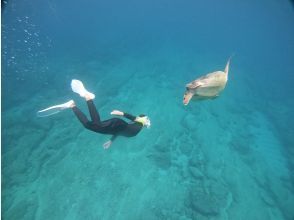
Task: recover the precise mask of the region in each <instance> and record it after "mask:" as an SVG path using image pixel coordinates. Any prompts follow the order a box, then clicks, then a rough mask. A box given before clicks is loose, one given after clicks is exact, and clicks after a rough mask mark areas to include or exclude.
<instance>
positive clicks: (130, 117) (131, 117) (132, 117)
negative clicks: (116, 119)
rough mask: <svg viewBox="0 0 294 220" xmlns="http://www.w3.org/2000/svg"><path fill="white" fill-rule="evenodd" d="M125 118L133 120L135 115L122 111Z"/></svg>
mask: <svg viewBox="0 0 294 220" xmlns="http://www.w3.org/2000/svg"><path fill="white" fill-rule="evenodd" d="M123 116H124V117H125V118H127V119H130V120H131V121H135V120H136V117H135V116H133V115H130V114H128V113H125V112H124V115H123Z"/></svg>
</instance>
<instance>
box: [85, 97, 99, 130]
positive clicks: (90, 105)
mask: <svg viewBox="0 0 294 220" xmlns="http://www.w3.org/2000/svg"><path fill="white" fill-rule="evenodd" d="M87 105H88V109H89V113H90V116H91V119H92V122H93V123H96V124H99V123H100V122H101V121H100V116H99V113H98V111H97V109H96V107H95V105H94V102H93V99H88V100H87Z"/></svg>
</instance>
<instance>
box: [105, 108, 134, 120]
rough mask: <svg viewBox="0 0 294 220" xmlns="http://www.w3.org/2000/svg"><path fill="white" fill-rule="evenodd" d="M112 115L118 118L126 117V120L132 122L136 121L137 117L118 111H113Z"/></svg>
mask: <svg viewBox="0 0 294 220" xmlns="http://www.w3.org/2000/svg"><path fill="white" fill-rule="evenodd" d="M110 114H112V115H118V116H124V117H125V118H127V119H129V120H131V121H135V119H136V117H135V116H133V115H131V114H128V113H125V112H121V111H118V110H113V111H112V112H111V113H110Z"/></svg>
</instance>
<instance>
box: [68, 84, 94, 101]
mask: <svg viewBox="0 0 294 220" xmlns="http://www.w3.org/2000/svg"><path fill="white" fill-rule="evenodd" d="M71 89H72V91H73V92H75V93H78V94H79V95H80V96H81V97H83V98H85V99H86V100H87V101H88V100H92V99H94V98H95V95H94V94H93V93H91V92H89V91H87V90H86V89H85V87H84V85H83V83H82V82H81V81H80V80H76V79H73V80H72V81H71Z"/></svg>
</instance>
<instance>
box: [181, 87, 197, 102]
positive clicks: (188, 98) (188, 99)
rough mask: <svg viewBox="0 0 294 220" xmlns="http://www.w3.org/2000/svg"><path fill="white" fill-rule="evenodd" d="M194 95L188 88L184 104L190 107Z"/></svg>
mask: <svg viewBox="0 0 294 220" xmlns="http://www.w3.org/2000/svg"><path fill="white" fill-rule="evenodd" d="M193 95H194V93H193V92H192V91H191V90H190V89H189V87H186V92H185V94H184V98H183V104H184V105H188V104H189V102H190V100H191V98H192V97H193Z"/></svg>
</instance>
